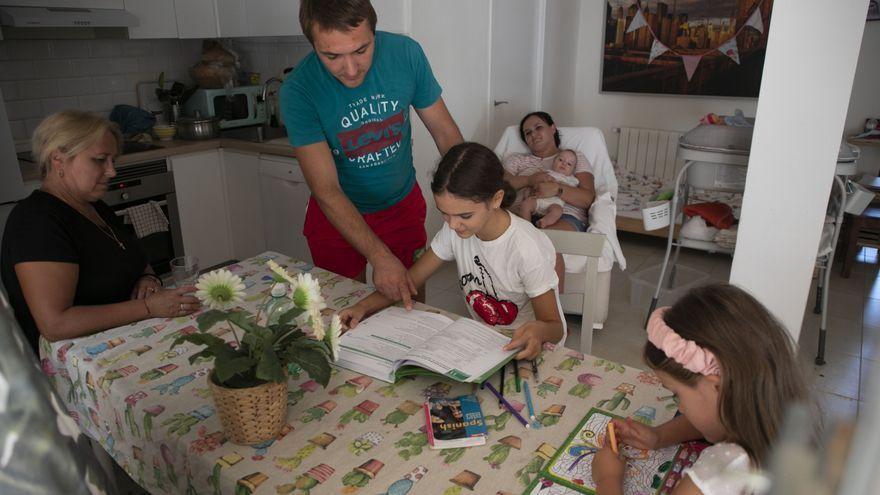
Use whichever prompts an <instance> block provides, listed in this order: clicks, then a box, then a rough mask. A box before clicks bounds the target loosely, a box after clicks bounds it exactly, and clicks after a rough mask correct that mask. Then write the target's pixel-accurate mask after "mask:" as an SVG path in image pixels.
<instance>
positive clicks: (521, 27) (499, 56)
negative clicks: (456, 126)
mask: <svg viewBox="0 0 880 495" xmlns="http://www.w3.org/2000/svg"><path fill="white" fill-rule="evenodd" d="M544 9H545V4H544V2H543V1H537V2H536V1H535V0H494V1H493V2H492V52H491V55H490V57H491V69H490V70H491V74H490V75H489V81H490V82H489V83H490V85H491V87H490V89H489V100H490V101H489V122H490V126H489V147H494V146H495V143H497V142H498V138H500V137H501V133H502V132H503V131H504V128H506V127H507V126H509V125H514V124H519V121H520V119H522V117H523V115H525V114H527V113H529V112H531V111H534V110H538V108H536V107H537V97H536V95H537V93H538V85H539V84H540V71H539V70H538V68H537V67H538V54H539V53H541V52H542V51H543V45H544V44H543V33H542V31H541V30H540V29H539V26H540V23H541V22H542V21H543V11H544Z"/></svg>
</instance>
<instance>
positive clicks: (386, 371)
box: [336, 306, 517, 383]
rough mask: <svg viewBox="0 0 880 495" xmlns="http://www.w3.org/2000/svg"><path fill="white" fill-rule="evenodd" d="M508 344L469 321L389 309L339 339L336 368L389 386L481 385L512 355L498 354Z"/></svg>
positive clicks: (504, 339)
mask: <svg viewBox="0 0 880 495" xmlns="http://www.w3.org/2000/svg"><path fill="white" fill-rule="evenodd" d="M508 342H510V338H509V337H506V336H505V335H503V334H501V333H498V332H496V331H495V330H493V329H492V328H490V327H488V326H486V325H484V324H482V323H479V322H477V321H474V320H472V319H470V318H459V319H457V320H452V319H451V318H447V317H446V316H443V315H441V314H437V313H432V312H430V311H421V310H418V309H413V310H410V311H407V310H405V309H403V308H399V307H396V306H392V307H390V308H386V309H383V310H382V311H379V312H378V313H376V314H374V315H372V316H370V317H369V318H367V319H365V320H364V321H362V322H361V323H360V324H359V325H358V326H357V327H356V328H354V329H353V330H349V331H347V332H345V333H344V334H343V335H342V337H341V338H340V339H339V360H337V361H336V365H337V366H339V367H342V368H345V369H348V370H351V371H354V372H356V373H362V374H364V375H367V376H371V377H373V378H378V379H379V380H383V381H386V382H390V383H394V382H396V381H397V380H399V379H400V378H402V377H404V376H410V375H441V376H443V377H446V378H451V379H453V380H457V381H459V382H474V383H480V382H482V381H484V380H485V379H486V378H488V377H490V376H492V375H493V374H494V373H495V372H496V371H498V369H500V368H501V366H502V365H504V364H505V363H507V362H508V361H510V360H511V359H513V356H514V355H516V353H517V351H515V350H513V351H504V350H502V348H503V347H504V346H505V345H506V344H507V343H508Z"/></svg>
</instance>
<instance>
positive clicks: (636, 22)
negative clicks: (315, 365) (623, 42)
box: [626, 9, 657, 38]
mask: <svg viewBox="0 0 880 495" xmlns="http://www.w3.org/2000/svg"><path fill="white" fill-rule="evenodd" d="M647 25H648V23H647V22H646V21H645V16H644V15H643V14H642V11H641V9H639V10H637V11H636V15H635V16H633V20H632V22H631V23H629V27H628V28H626V34H629V33H631V32H633V31H635V30H636V29H639V28H643V27H645V26H647ZM652 34H653V33H652ZM654 38H657V37H656V36H654Z"/></svg>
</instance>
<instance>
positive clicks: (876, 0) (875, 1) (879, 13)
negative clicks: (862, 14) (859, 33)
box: [868, 0, 880, 21]
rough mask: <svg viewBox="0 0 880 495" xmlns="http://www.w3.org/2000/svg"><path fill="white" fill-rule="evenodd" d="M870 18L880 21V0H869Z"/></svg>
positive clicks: (870, 19)
mask: <svg viewBox="0 0 880 495" xmlns="http://www.w3.org/2000/svg"><path fill="white" fill-rule="evenodd" d="M868 20H869V21H880V0H871V1H870V2H868Z"/></svg>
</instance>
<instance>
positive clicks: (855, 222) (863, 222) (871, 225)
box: [841, 177, 880, 278]
mask: <svg viewBox="0 0 880 495" xmlns="http://www.w3.org/2000/svg"><path fill="white" fill-rule="evenodd" d="M861 184H862V185H863V186H865V187H866V188H868V189H870V190H871V191H873V192H874V193H875V194H880V177H878V178H875V179H874V180H873V181H872V182H870V183H867V184H866V183H864V182H863V183H861ZM846 217H847V224H848V227H849V228H848V232H847V233H846V237H844V239H845V244H844V249H843V268H842V270H841V272H842V276H843V278H849V276H850V274H851V273H852V265H853V261H854V259H855V256H856V252H858V250H859V248H860V247H862V246H868V247H874V248H878V249H880V200H876V199H875V200H874V201H872V202H871V204H870V205H869V206H868V207H867V208H866V209H865V211H863V212H862V214H861V215H850V214H849V213H847V215H846Z"/></svg>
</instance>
